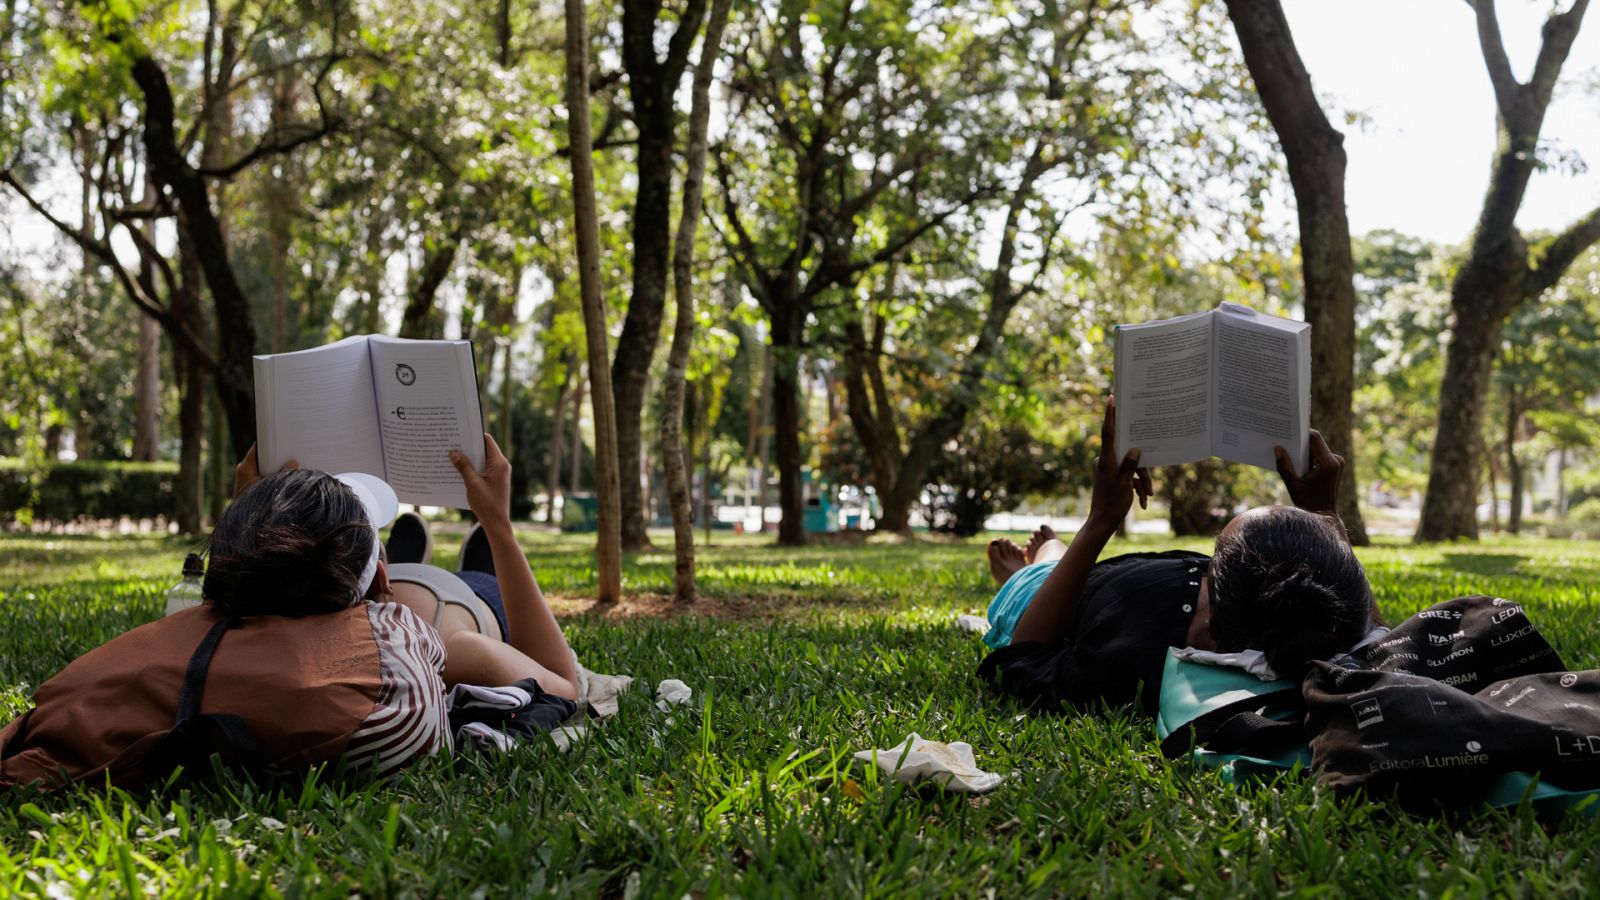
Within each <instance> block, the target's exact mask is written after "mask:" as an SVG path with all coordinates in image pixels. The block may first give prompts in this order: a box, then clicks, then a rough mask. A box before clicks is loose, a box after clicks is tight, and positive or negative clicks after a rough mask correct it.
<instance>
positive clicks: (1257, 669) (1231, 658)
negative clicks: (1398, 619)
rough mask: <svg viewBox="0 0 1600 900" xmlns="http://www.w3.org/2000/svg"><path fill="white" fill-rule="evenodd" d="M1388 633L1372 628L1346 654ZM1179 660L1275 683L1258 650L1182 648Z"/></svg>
mask: <svg viewBox="0 0 1600 900" xmlns="http://www.w3.org/2000/svg"><path fill="white" fill-rule="evenodd" d="M1388 633H1389V629H1388V627H1387V626H1384V625H1377V626H1374V627H1373V629H1372V630H1371V631H1368V632H1367V634H1366V637H1363V638H1362V639H1361V640H1359V641H1357V642H1356V645H1355V646H1354V647H1351V648H1350V649H1349V650H1346V651H1345V652H1346V653H1354V652H1355V651H1357V650H1360V649H1361V648H1363V647H1367V646H1370V645H1372V644H1376V643H1377V642H1379V641H1381V640H1383V638H1384V636H1385V635H1387V634H1388ZM1175 655H1176V656H1177V657H1178V658H1179V659H1181V660H1185V661H1187V662H1194V663H1200V664H1201V665H1203V666H1223V667H1226V668H1233V669H1243V670H1245V671H1246V672H1249V673H1250V674H1251V675H1254V676H1255V677H1257V678H1259V679H1261V680H1262V681H1277V680H1278V673H1277V672H1274V671H1273V670H1272V666H1271V665H1270V664H1269V663H1268V662H1267V655H1266V654H1265V653H1262V652H1261V651H1260V650H1240V651H1239V652H1237V653H1215V652H1213V651H1211V650H1196V649H1195V648H1193V647H1184V648H1183V649H1182V650H1179V651H1177V652H1176V654H1175Z"/></svg>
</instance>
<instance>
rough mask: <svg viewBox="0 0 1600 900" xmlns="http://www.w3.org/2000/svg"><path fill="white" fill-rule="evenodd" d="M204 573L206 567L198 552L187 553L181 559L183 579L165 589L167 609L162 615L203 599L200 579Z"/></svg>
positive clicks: (193, 604) (197, 604) (196, 604)
mask: <svg viewBox="0 0 1600 900" xmlns="http://www.w3.org/2000/svg"><path fill="white" fill-rule="evenodd" d="M205 574H206V567H205V563H204V562H203V561H202V560H201V559H200V554H198V553H191V554H189V556H188V558H186V559H185V560H184V561H183V580H182V581H180V582H178V583H177V584H175V585H173V586H172V590H170V591H167V611H166V612H165V613H164V615H168V616H170V615H172V614H173V613H175V612H178V611H179V610H183V609H191V608H193V607H196V606H199V605H200V603H201V601H202V600H203V596H202V591H201V587H200V581H201V579H203V578H204V577H205Z"/></svg>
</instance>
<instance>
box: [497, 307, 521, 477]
mask: <svg viewBox="0 0 1600 900" xmlns="http://www.w3.org/2000/svg"><path fill="white" fill-rule="evenodd" d="M514 346H515V345H514V344H513V342H512V337H511V335H510V334H509V333H508V334H507V335H506V345H505V348H504V349H503V351H502V352H504V353H505V356H503V357H501V360H500V434H501V435H503V436H504V437H503V440H504V441H505V445H506V447H505V454H506V459H508V460H510V459H512V453H513V452H515V448H516V445H517V442H516V441H515V440H513V439H512V436H513V434H514V432H513V431H512V430H511V429H512V425H513V423H512V421H511V417H512V416H513V415H514V411H515V409H516V403H515V400H516V384H515V383H514V382H513V381H512V380H511V363H512V358H511V353H512V348H513V347H514Z"/></svg>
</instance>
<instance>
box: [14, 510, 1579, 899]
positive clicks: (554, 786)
mask: <svg viewBox="0 0 1600 900" xmlns="http://www.w3.org/2000/svg"><path fill="white" fill-rule="evenodd" d="M526 539H527V545H528V547H529V556H530V559H531V560H532V563H533V566H534V568H535V571H536V572H537V573H538V574H539V577H540V580H541V582H542V583H543V584H544V585H545V586H546V588H547V589H549V590H551V591H552V592H553V593H555V594H556V595H558V596H559V598H560V599H559V602H558V607H560V608H562V609H563V610H565V613H564V615H563V621H564V624H565V625H566V629H567V632H568V634H569V635H570V639H571V642H572V645H573V647H574V649H575V650H576V651H577V652H578V654H579V656H580V658H582V659H583V661H584V662H585V663H586V664H587V665H588V666H590V667H591V668H594V669H596V670H598V671H607V672H621V673H627V674H631V675H633V676H635V678H637V679H638V681H639V683H640V685H641V686H643V687H645V689H644V690H639V691H634V692H632V693H629V694H625V695H624V696H623V698H622V711H621V714H620V716H619V717H618V718H617V719H616V720H615V721H614V722H612V723H610V724H608V725H606V726H604V727H601V728H598V729H594V730H593V731H592V733H591V735H590V736H589V737H588V738H586V739H585V740H584V741H582V742H580V743H579V744H578V745H577V748H576V750H575V751H574V752H572V753H570V754H559V753H557V752H555V750H554V748H553V747H552V746H549V745H543V746H535V747H532V748H529V749H527V750H525V751H523V752H520V753H518V754H515V755H513V756H510V757H506V758H485V757H479V756H470V755H469V756H464V757H460V758H457V759H454V760H440V761H437V762H435V763H431V764H428V765H425V766H422V767H419V768H416V769H414V770H412V771H410V772H407V773H405V774H404V775H403V776H402V777H401V778H399V779H398V780H397V781H395V782H394V783H392V784H388V785H368V784H355V785H347V784H341V783H339V782H336V781H328V780H327V779H324V780H323V781H316V780H311V781H307V780H305V779H296V780H291V781H288V782H282V783H278V782H261V783H257V782H255V781H252V780H250V779H247V778H244V777H241V776H239V775H236V774H227V775H223V776H222V777H221V778H219V779H216V780H212V781H209V782H205V783H200V784H196V785H193V786H190V787H183V788H173V789H171V790H168V791H166V792H161V791H157V790H147V791H138V792H134V793H132V794H124V793H121V792H113V793H109V794H108V793H106V792H104V791H101V790H94V789H77V790H74V791H69V792H67V793H64V794H61V795H57V796H51V797H44V798H36V799H33V800H32V801H31V803H28V804H23V803H20V802H18V803H11V804H8V805H5V806H4V807H0V846H3V847H4V848H6V849H5V851H4V852H0V886H17V885H22V886H25V887H26V888H27V889H28V890H29V891H31V892H35V893H43V892H44V890H45V887H46V886H47V885H48V884H49V883H51V882H59V884H60V887H59V888H58V890H63V891H67V892H82V891H85V890H97V891H102V892H111V893H118V894H128V893H135V892H167V893H199V892H204V891H207V890H210V891H219V890H221V887H220V886H221V885H223V884H227V885H228V886H229V889H232V890H241V891H251V890H256V889H257V888H258V887H259V886H262V885H271V886H272V887H273V888H274V889H275V890H282V891H285V892H291V893H292V892H303V893H307V894H311V895H339V896H343V895H345V894H348V893H351V892H361V893H369V894H379V895H382V894H392V893H416V894H421V895H434V894H456V893H462V892H465V891H467V890H470V888H471V886H474V885H481V886H487V887H488V890H489V891H490V892H491V893H493V892H495V891H496V890H506V891H509V892H511V893H514V894H524V893H539V892H543V891H549V892H554V893H578V894H582V895H594V894H605V895H621V894H622V893H624V892H625V891H626V890H628V889H629V886H630V885H633V886H635V888H636V889H637V890H638V892H639V893H640V895H642V896H672V897H677V896H682V895H683V894H685V893H695V892H703V893H705V894H708V895H717V894H724V893H738V894H744V895H760V894H771V893H784V892H787V893H793V894H803V895H807V896H836V895H845V896H859V895H864V894H929V893H933V894H954V895H960V896H978V895H982V894H984V893H985V892H987V891H990V890H993V891H995V892H996V893H999V894H1001V895H1017V894H1034V893H1037V894H1052V893H1054V894H1061V893H1066V894H1088V893H1096V894H1099V893H1109V894H1127V893H1151V894H1162V895H1167V894H1177V893H1182V892H1184V891H1185V890H1187V889H1190V888H1195V889H1197V892H1198V893H1199V894H1202V895H1218V894H1223V893H1249V894H1253V893H1277V892H1280V891H1283V890H1286V889H1287V890H1311V889H1326V890H1332V891H1334V892H1337V893H1344V894H1351V895H1387V894H1392V893H1395V892H1404V893H1416V894H1425V895H1434V894H1441V893H1447V892H1451V891H1454V892H1458V893H1466V894H1496V893H1518V892H1521V891H1524V890H1528V889H1529V888H1530V887H1533V889H1534V890H1535V892H1546V891H1548V892H1551V893H1567V892H1577V891H1582V890H1585V889H1587V887H1588V886H1589V885H1591V884H1592V883H1593V878H1594V877H1595V865H1596V863H1595V860H1596V859H1597V858H1600V828H1597V827H1596V826H1595V825H1593V824H1588V823H1572V824H1569V825H1565V826H1559V827H1554V828H1551V827H1549V826H1547V825H1545V824H1542V823H1539V822H1538V821H1536V820H1535V819H1534V818H1533V817H1532V815H1531V814H1529V813H1527V812H1523V813H1515V814H1485V815H1482V816H1477V817H1466V818H1462V819H1459V820H1450V821H1445V820H1437V819H1421V818H1413V817H1408V816H1400V815H1397V814H1395V813H1394V811H1393V810H1392V809H1391V808H1390V807H1389V806H1388V805H1387V804H1385V803H1383V802H1381V801H1378V802H1372V801H1360V800H1354V801H1337V802H1336V801H1334V800H1332V799H1331V798H1330V797H1329V796H1327V795H1326V794H1325V793H1324V792H1322V791H1320V790H1318V789H1316V788H1314V787H1312V785H1311V783H1310V782H1309V781H1307V780H1305V779H1303V778H1287V779H1283V780H1280V781H1278V782H1276V783H1274V784H1266V785H1262V784H1253V785H1246V786H1244V787H1231V786H1226V785H1223V784H1221V783H1220V782H1219V781H1218V780H1217V779H1216V776H1215V775H1213V774H1210V773H1206V772H1201V771H1196V770H1193V769H1191V768H1189V767H1188V766H1186V765H1179V764H1169V763H1167V762H1165V761H1164V760H1163V759H1162V758H1161V756H1160V754H1159V752H1158V750H1157V748H1156V745H1155V740H1154V735H1153V729H1152V726H1151V723H1150V722H1149V720H1148V719H1145V718H1142V717H1138V716H1134V715H1131V714H1129V713H1127V712H1125V711H1110V712H1108V713H1106V714H1103V715H1097V716H1088V715H1082V716H1036V715H1030V714H1028V713H1026V712H1025V711H1023V710H1022V709H1020V708H1018V707H1017V706H1016V705H1014V704H1013V703H1011V702H1009V701H1007V700H1003V699H1000V698H997V697H995V696H994V695H993V694H991V693H990V692H989V691H987V690H986V689H985V688H984V687H983V686H982V685H981V684H980V682H979V681H978V679H977V677H976V675H975V671H974V670H975V667H976V664H977V662H978V661H979V660H980V659H981V658H982V653H983V648H982V645H981V644H980V643H979V642H978V641H977V640H976V638H975V637H974V636H972V635H970V634H966V633H963V632H961V631H959V630H958V629H957V628H956V627H955V625H954V622H953V618H954V615H955V613H956V612H969V611H977V610H981V609H982V608H983V607H984V605H985V604H986V603H987V602H988V599H989V596H990V594H991V592H992V590H993V585H992V582H991V581H990V580H989V576H988V573H987V570H986V567H985V565H984V561H983V552H982V550H983V541H982V540H975V541H973V542H971V543H968V544H950V543H945V542H925V543H912V544H900V543H886V544H876V543H875V544H870V545H866V546H840V545H832V546H821V547H809V548H804V549H801V550H783V549H777V548H773V547H770V546H766V545H765V544H764V543H762V542H760V540H759V539H756V538H748V537H747V538H742V539H732V538H730V539H727V540H726V541H724V540H723V536H721V535H719V536H718V541H717V546H715V547H712V548H702V550H701V560H702V562H701V585H702V588H703V590H704V592H705V597H704V599H702V601H701V602H700V603H698V604H696V605H695V606H694V607H693V608H692V609H688V610H684V609H681V608H677V607H676V605H675V604H672V603H671V601H670V599H669V598H667V597H666V596H665V594H666V591H667V590H668V589H670V578H671V554H670V552H665V551H664V550H658V551H655V552H652V553H646V554H641V555H639V556H637V557H634V558H630V559H629V560H628V571H627V582H628V584H629V585H630V587H631V588H633V589H635V590H637V591H640V592H642V593H641V596H639V597H636V598H635V599H633V600H630V601H629V602H630V603H633V604H635V608H634V609H633V610H632V612H631V613H629V612H627V610H628V604H623V605H622V606H621V607H619V608H618V609H617V610H616V612H622V613H625V614H620V615H618V614H613V613H612V612H607V611H605V610H598V609H592V608H586V607H585V604H586V603H587V602H588V599H587V598H588V597H589V596H590V593H589V592H590V591H592V584H593V582H592V575H591V574H589V570H590V568H591V567H592V553H590V549H591V544H590V541H591V540H592V538H589V537H584V536H558V535H554V534H550V533H544V532H538V533H535V532H530V533H529V534H527V535H526ZM657 540H658V543H661V542H662V541H663V539H662V538H657ZM1168 545H1169V544H1168V543H1164V542H1157V541H1153V540H1145V539H1141V540H1140V541H1136V542H1132V543H1124V542H1122V541H1118V542H1114V544H1113V545H1112V546H1111V547H1109V548H1108V549H1107V553H1108V554H1113V553H1121V552H1126V551H1127V550H1129V549H1135V548H1141V549H1158V548H1160V547H1163V546H1168ZM1184 545H1185V546H1190V547H1195V548H1198V549H1204V547H1205V546H1206V542H1204V541H1197V542H1196V541H1189V542H1185V543H1184ZM453 548H454V541H452V540H449V539H443V540H441V541H440V548H439V551H438V556H439V558H438V559H437V560H436V561H437V562H441V563H445V564H448V563H450V562H453V558H452V557H453V554H454V549H453ZM185 549H186V545H185V544H184V543H183V542H180V541H176V540H166V539H137V540H131V541H130V540H127V539H121V540H114V541H103V542H100V543H96V542H94V541H93V540H87V539H86V540H83V541H73V542H68V543H67V544H65V545H64V548H60V549H54V548H53V549H50V550H45V549H44V548H43V547H42V545H39V544H37V543H35V539H33V538H28V539H26V540H25V541H21V540H17V541H14V540H13V539H10V538H0V553H4V557H3V559H4V562H3V563H0V565H3V566H4V568H3V569H0V571H3V572H4V576H3V577H0V592H3V593H4V599H3V600H0V711H3V712H5V713H8V714H9V713H15V712H18V711H20V710H21V709H22V708H23V707H24V705H25V703H26V696H27V694H28V693H31V690H32V686H34V685H37V684H38V682H39V681H40V680H42V679H43V678H45V677H48V676H49V675H50V674H51V673H53V672H54V671H55V670H56V669H58V668H59V667H60V666H61V665H62V664H64V663H65V662H66V661H68V660H70V659H71V658H72V657H74V656H76V655H77V654H79V653H81V652H83V651H84V650H87V649H89V648H90V647H93V646H95V645H96V644H99V643H101V642H103V641H104V640H106V639H109V638H110V637H112V636H114V635H116V634H117V633H119V632H120V631H122V630H125V629H126V628H129V627H132V626H134V625H137V624H139V623H141V622H144V621H148V620H150V619H152V618H154V617H155V616H156V615H157V614H158V612H159V609H160V604H161V598H162V595H163V592H164V591H165V589H166V587H167V586H168V585H169V584H170V583H171V581H172V580H173V579H174V577H175V574H174V573H175V572H176V570H177V567H178V565H179V564H180V563H181V560H182V553H183V552H184V550H185ZM1479 551H1481V554H1482V556H1483V557H1484V559H1483V561H1481V562H1480V561H1476V560H1475V559H1474V557H1476V556H1478V555H1479ZM52 554H56V555H54V556H52ZM1361 555H1362V558H1363V560H1364V562H1365V563H1366V565H1367V567H1368V570H1369V572H1370V573H1371V575H1372V580H1373V583H1374V589H1375V592H1376V593H1377V595H1378V597H1379V600H1380V603H1382V604H1383V607H1384V610H1385V612H1386V613H1388V614H1390V615H1391V616H1394V617H1398V616H1400V615H1403V614H1405V613H1406V612H1408V611H1410V610H1413V609H1415V608H1418V607H1420V606H1422V605H1425V604H1426V603H1429V602H1432V601H1433V600H1435V599H1441V598H1443V597H1445V596H1450V595H1453V594H1454V593H1466V592H1477V591H1481V592H1485V593H1491V594H1498V595H1502V596H1507V597H1511V598H1513V599H1516V600H1518V601H1519V602H1521V603H1524V604H1526V605H1527V606H1528V610H1529V615H1530V616H1531V617H1532V618H1533V620H1534V621H1535V622H1536V623H1537V624H1538V625H1539V626H1540V627H1541V629H1543V630H1544V631H1545V633H1546V634H1547V635H1548V636H1549V637H1550V638H1551V640H1552V642H1553V643H1555V644H1556V646H1557V648H1558V649H1559V650H1560V651H1561V652H1562V653H1563V654H1564V655H1565V656H1566V657H1567V660H1568V662H1569V664H1572V665H1574V666H1575V667H1587V666H1595V665H1600V654H1597V653H1596V648H1600V592H1597V589H1596V584H1597V583H1600V580H1597V579H1596V578H1595V577H1594V576H1595V571H1596V567H1597V565H1600V545H1596V544H1582V543H1558V542H1549V543H1541V542H1537V541H1505V540H1496V541H1488V542H1485V544H1484V545H1482V546H1481V547H1479V548H1474V547H1471V546H1466V545H1449V546H1445V547H1438V548H1416V547H1412V546H1410V545H1406V544H1401V543H1391V544H1384V545H1380V546H1378V547H1374V548H1369V549H1365V550H1363V551H1361ZM586 579H589V580H586ZM663 678H680V679H682V680H684V681H686V682H687V683H688V684H689V685H690V686H692V687H693V688H694V691H695V695H694V702H693V703H692V704H691V705H690V706H688V707H686V708H682V709H675V710H674V711H673V712H672V713H670V714H666V713H662V712H661V711H659V710H657V709H656V708H655V705H654V703H653V702H652V699H653V697H652V690H651V689H650V687H651V686H653V685H654V684H655V683H656V682H657V681H658V680H660V679H663ZM913 731H915V732H918V733H919V734H922V735H924V736H926V737H930V738H934V739H941V740H964V741H968V742H970V743H972V744H973V745H974V747H975V748H976V751H977V756H978V762H979V765H981V766H982V767H984V768H985V769H988V770H990V771H995V772H999V773H1001V774H1002V775H1004V776H1006V779H1007V781H1006V783H1005V784H1003V785H1002V786H1001V787H1000V788H999V789H998V790H996V791H995V792H993V793H991V794H987V795H984V796H982V797H968V796H962V795H954V794H945V793H942V792H940V791H938V790H937V789H921V790H918V789H911V788H907V787H905V786H901V785H897V784H894V783H891V782H887V781H885V780H884V779H883V778H882V777H881V776H880V775H879V773H878V772H877V770H876V768H874V767H871V766H863V765H861V764H858V763H855V762H854V761H853V760H852V759H851V756H850V754H851V753H852V752H853V751H855V750H861V749H867V748H871V747H878V748H883V747H889V746H893V745H894V744H896V743H898V742H899V741H901V740H903V739H904V738H905V737H906V735H907V734H909V733H910V732H913ZM119 860H130V861H131V862H130V864H129V865H126V866H124V865H123V863H122V862H120V861H119ZM90 885H99V886H98V887H95V888H91V887H90ZM496 886H498V887H496ZM0 889H3V888H0Z"/></svg>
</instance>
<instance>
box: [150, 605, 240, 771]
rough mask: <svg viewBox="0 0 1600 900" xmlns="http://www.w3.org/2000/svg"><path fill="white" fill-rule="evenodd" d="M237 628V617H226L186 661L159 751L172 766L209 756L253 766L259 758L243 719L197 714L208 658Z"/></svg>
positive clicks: (208, 667) (209, 664) (214, 626)
mask: <svg viewBox="0 0 1600 900" xmlns="http://www.w3.org/2000/svg"><path fill="white" fill-rule="evenodd" d="M238 624H239V619H238V618H237V617H229V618H226V619H223V620H222V621H220V622H218V623H217V624H215V625H213V626H211V630H210V631H208V632H206V636H205V637H204V638H203V639H202V640H201V641H200V644H199V646H197V647H195V648H194V654H193V655H191V656H190V657H189V667H188V668H187V669H186V670H185V671H184V673H183V689H182V691H181V692H180V693H179V694H178V712H177V716H176V721H175V722H174V724H173V726H172V731H171V733H169V734H168V735H167V738H166V740H165V741H163V745H162V748H161V750H160V751H159V752H160V754H161V755H162V756H163V757H165V758H167V759H170V760H172V761H173V762H174V763H175V764H177V763H182V762H184V761H189V762H193V761H198V760H201V759H204V758H205V757H207V756H210V755H211V754H212V753H220V754H222V755H223V757H224V758H225V759H228V760H232V761H238V762H254V761H255V760H256V759H258V758H259V756H260V753H261V748H260V746H259V745H258V744H257V743H256V739H255V735H253V734H251V733H250V727H249V726H248V725H246V724H245V722H244V719H241V718H240V717H238V716H235V715H232V714H229V713H208V714H204V715H202V714H201V712H200V701H201V699H202V698H203V697H204V695H205V690H206V675H207V673H209V672H210V671H211V658H212V657H213V656H215V655H216V652H217V645H218V644H221V643H222V636H223V634H224V633H226V632H227V630H228V629H229V628H232V627H234V626H235V625H238Z"/></svg>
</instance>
